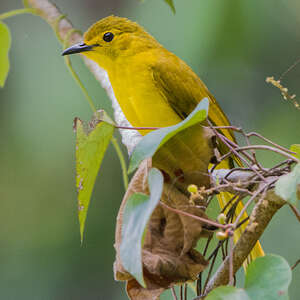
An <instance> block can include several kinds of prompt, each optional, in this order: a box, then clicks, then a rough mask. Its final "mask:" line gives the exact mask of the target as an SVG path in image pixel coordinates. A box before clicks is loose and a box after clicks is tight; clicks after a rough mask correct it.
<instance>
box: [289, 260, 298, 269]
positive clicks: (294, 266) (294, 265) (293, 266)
mask: <svg viewBox="0 0 300 300" xmlns="http://www.w3.org/2000/svg"><path fill="white" fill-rule="evenodd" d="M298 264H300V259H298V260H297V261H296V262H295V263H294V264H293V265H292V266H291V269H292V270H294V269H295V268H296V267H297V266H298Z"/></svg>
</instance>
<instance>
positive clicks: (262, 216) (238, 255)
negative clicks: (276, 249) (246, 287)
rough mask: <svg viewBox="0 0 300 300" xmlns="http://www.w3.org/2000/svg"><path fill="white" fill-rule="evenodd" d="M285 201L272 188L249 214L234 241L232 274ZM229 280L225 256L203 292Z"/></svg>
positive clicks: (227, 260) (227, 261)
mask: <svg viewBox="0 0 300 300" xmlns="http://www.w3.org/2000/svg"><path fill="white" fill-rule="evenodd" d="M285 203H286V201H284V200H283V199H281V198H280V197H278V196H277V195H276V194H275V192H274V191H273V190H270V191H268V192H267V193H266V195H265V197H264V199H262V201H259V202H258V203H257V204H256V205H255V207H254V209H253V211H252V214H251V218H250V222H249V224H248V226H247V227H246V229H245V231H244V232H243V233H242V235H241V237H240V239H239V240H238V242H237V243H236V245H235V246H234V248H233V252H232V259H233V274H235V273H236V272H237V270H238V269H239V268H240V267H241V266H242V264H243V262H244V261H245V259H246V258H247V256H248V255H249V253H250V252H251V250H252V249H253V247H254V245H255V244H256V242H257V241H258V240H259V238H260V237H261V235H262V233H263V232H264V230H265V228H266V227H267V226H268V224H269V222H270V221H271V219H272V217H273V216H274V214H275V213H276V212H277V211H278V210H279V209H280V208H281V207H282V206H283V205H284V204H285ZM228 282H229V257H227V258H226V259H225V260H224V261H223V263H222V264H221V266H220V267H219V268H218V270H217V272H216V273H215V275H214V276H213V278H211V280H210V281H209V283H208V285H207V288H206V289H205V293H204V294H207V293H208V292H209V291H211V290H212V289H214V288H216V287H218V286H220V285H226V284H228Z"/></svg>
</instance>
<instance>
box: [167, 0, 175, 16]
mask: <svg viewBox="0 0 300 300" xmlns="http://www.w3.org/2000/svg"><path fill="white" fill-rule="evenodd" d="M164 1H165V2H166V3H167V4H168V5H169V6H170V7H171V9H172V12H173V13H174V14H175V13H176V9H175V5H174V2H173V0H164Z"/></svg>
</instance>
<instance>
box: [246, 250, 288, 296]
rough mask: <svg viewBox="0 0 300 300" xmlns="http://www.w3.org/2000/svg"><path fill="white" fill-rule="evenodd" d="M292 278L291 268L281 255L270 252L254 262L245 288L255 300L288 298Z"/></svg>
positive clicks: (248, 271)
mask: <svg viewBox="0 0 300 300" xmlns="http://www.w3.org/2000/svg"><path fill="white" fill-rule="evenodd" d="M291 280H292V272H291V268H290V266H289V265H288V263H287V262H286V260H285V259H284V258H283V257H281V256H279V255H272V254H268V255H266V256H264V257H259V258H257V259H256V260H255V261H254V262H252V263H251V264H250V265H249V267H248V269H247V274H246V278H245V290H246V292H247V294H248V295H249V297H250V298H251V299H253V300H255V299H264V300H286V299H288V287H289V284H290V283H291Z"/></svg>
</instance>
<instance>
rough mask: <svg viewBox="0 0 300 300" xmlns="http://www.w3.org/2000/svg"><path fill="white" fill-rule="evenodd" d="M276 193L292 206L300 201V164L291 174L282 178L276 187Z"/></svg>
mask: <svg viewBox="0 0 300 300" xmlns="http://www.w3.org/2000/svg"><path fill="white" fill-rule="evenodd" d="M275 193H276V194H277V195H278V196H279V197H281V198H283V199H284V200H286V201H288V202H289V203H290V204H292V205H297V203H298V200H300V164H297V165H296V166H295V167H294V169H293V171H292V172H291V173H289V174H286V175H284V176H281V177H280V178H279V180H278V181H277V182H276V185H275Z"/></svg>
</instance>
